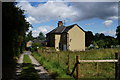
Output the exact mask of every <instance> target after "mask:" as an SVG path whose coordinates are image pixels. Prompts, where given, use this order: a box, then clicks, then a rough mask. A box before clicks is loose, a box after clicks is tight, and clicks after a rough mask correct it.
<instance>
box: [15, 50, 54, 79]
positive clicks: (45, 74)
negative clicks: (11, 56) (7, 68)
mask: <svg viewBox="0 0 120 80" xmlns="http://www.w3.org/2000/svg"><path fill="white" fill-rule="evenodd" d="M24 55H28V56H29V57H30V59H31V62H32V63H31V64H33V65H34V68H35V70H36V71H37V72H38V75H39V77H40V80H41V79H42V80H51V79H50V78H51V77H50V75H49V73H48V72H47V71H46V70H45V69H44V67H42V66H41V64H40V63H39V62H38V61H37V60H36V59H35V58H34V57H33V56H32V55H31V52H30V51H24V52H23V54H21V55H20V57H19V59H18V61H17V65H16V77H15V80H17V79H19V76H20V75H21V71H22V64H23V58H24ZM52 80H53V79H52Z"/></svg>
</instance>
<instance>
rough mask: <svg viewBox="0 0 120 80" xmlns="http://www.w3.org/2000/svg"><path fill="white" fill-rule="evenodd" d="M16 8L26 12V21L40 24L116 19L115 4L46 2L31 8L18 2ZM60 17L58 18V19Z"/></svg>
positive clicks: (26, 3)
mask: <svg viewBox="0 0 120 80" xmlns="http://www.w3.org/2000/svg"><path fill="white" fill-rule="evenodd" d="M17 6H19V7H20V6H21V9H23V10H26V11H25V14H27V15H28V17H27V20H28V21H30V22H31V23H36V22H39V23H42V22H46V21H50V20H58V19H61V20H66V21H69V22H76V21H80V20H85V19H91V18H100V19H104V20H106V19H108V18H111V19H117V15H118V4H117V2H112V3H111V2H77V3H76V2H70V3H68V2H50V1H48V2H46V3H44V4H39V5H38V6H32V5H31V4H30V3H29V2H19V3H18V4H17ZM59 16H60V18H59Z"/></svg>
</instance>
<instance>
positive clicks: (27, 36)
mask: <svg viewBox="0 0 120 80" xmlns="http://www.w3.org/2000/svg"><path fill="white" fill-rule="evenodd" d="M33 39H34V38H33V36H32V31H30V32H28V34H27V35H26V37H25V42H28V41H30V40H33Z"/></svg>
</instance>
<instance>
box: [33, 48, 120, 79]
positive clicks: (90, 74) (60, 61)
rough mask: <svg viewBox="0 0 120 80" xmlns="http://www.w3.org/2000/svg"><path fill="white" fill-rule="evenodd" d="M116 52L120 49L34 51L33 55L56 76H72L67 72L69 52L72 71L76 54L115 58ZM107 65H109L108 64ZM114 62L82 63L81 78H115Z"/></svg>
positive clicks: (82, 57)
mask: <svg viewBox="0 0 120 80" xmlns="http://www.w3.org/2000/svg"><path fill="white" fill-rule="evenodd" d="M115 52H120V49H117V48H116V49H97V50H89V51H85V52H67V51H66V52H52V53H47V52H43V53H33V54H32V55H33V56H34V57H35V58H36V59H37V60H38V61H39V62H40V63H42V65H43V66H44V67H45V68H46V69H47V70H48V71H49V72H50V73H55V74H56V76H55V78H70V77H69V75H67V74H66V72H67V64H66V63H68V57H67V56H68V54H69V56H70V72H71V71H72V69H73V67H74V64H75V60H76V59H75V57H76V55H80V59H81V60H100V59H104V60H105V59H114V58H115V54H114V53H115ZM97 65H98V67H97ZM106 65H107V66H106ZM114 68H115V66H114V63H81V67H80V70H81V73H80V74H81V78H114V77H115V76H114V73H115V69H114Z"/></svg>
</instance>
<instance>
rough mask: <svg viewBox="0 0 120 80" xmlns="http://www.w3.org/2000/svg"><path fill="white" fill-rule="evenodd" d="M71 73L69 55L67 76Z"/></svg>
mask: <svg viewBox="0 0 120 80" xmlns="http://www.w3.org/2000/svg"><path fill="white" fill-rule="evenodd" d="M69 73H70V56H69V54H68V62H67V74H69Z"/></svg>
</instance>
